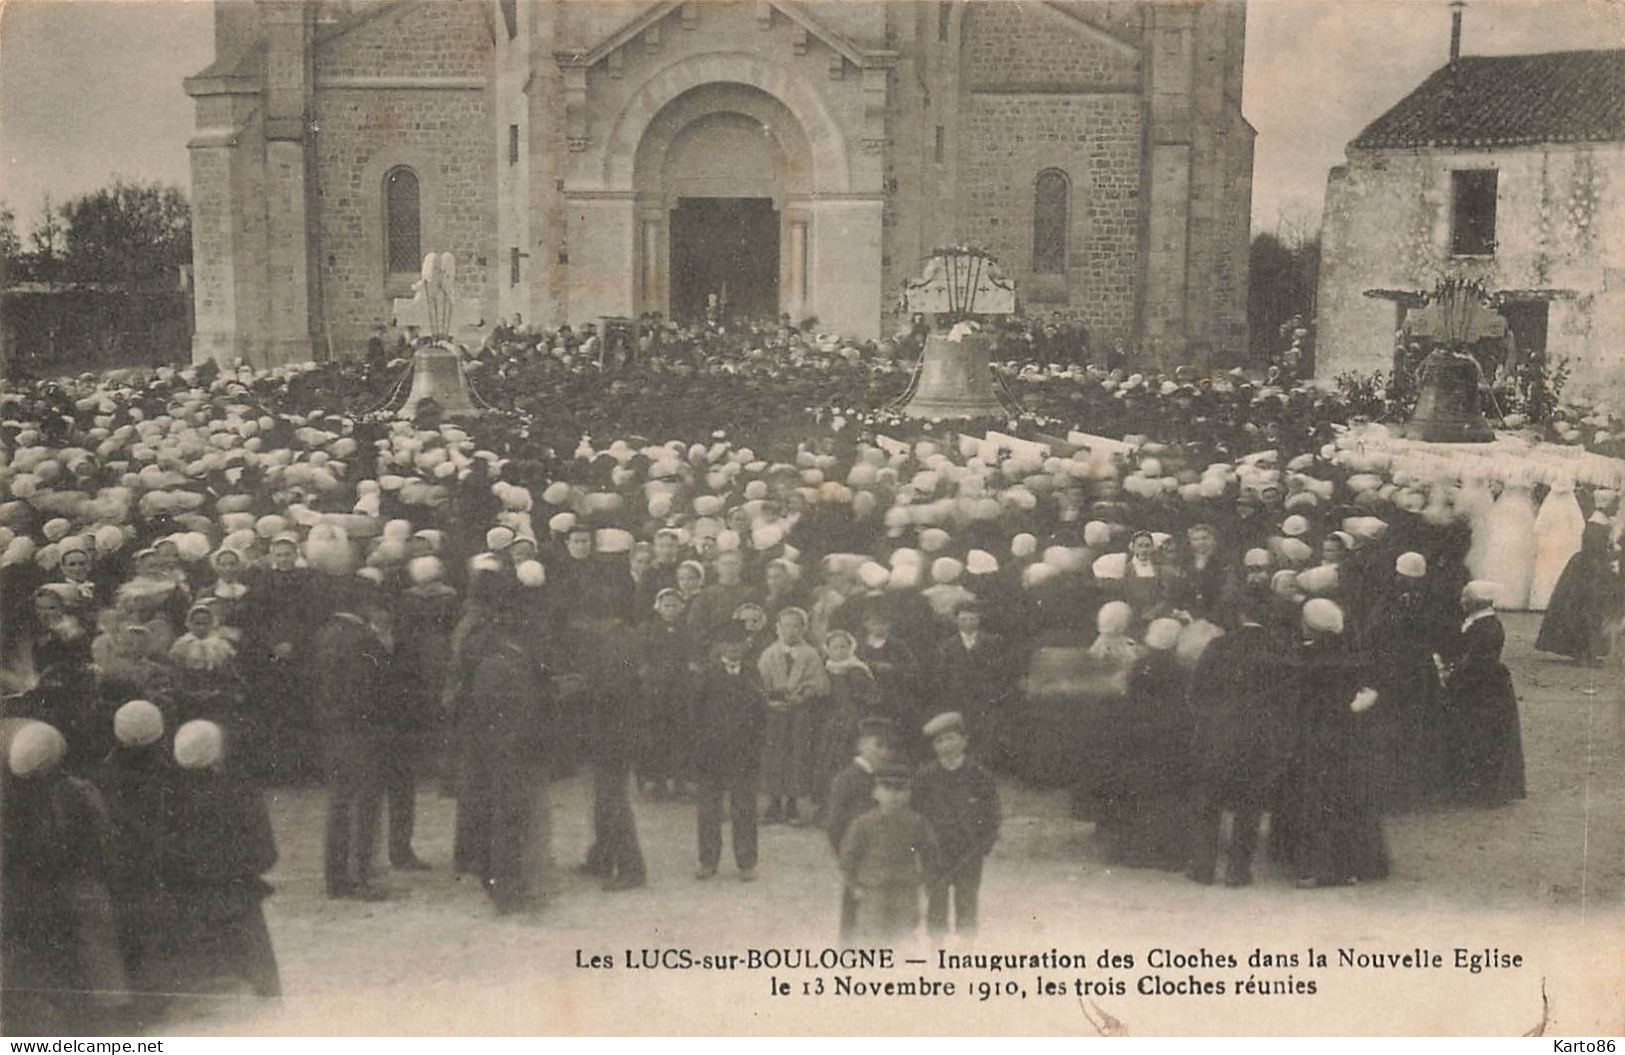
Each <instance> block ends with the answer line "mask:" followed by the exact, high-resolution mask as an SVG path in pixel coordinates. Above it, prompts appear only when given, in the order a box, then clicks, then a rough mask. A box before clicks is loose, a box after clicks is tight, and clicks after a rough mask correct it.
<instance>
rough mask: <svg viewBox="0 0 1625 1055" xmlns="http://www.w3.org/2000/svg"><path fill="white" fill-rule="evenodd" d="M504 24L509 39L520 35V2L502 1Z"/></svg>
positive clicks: (500, 4) (512, 0) (515, 0)
mask: <svg viewBox="0 0 1625 1055" xmlns="http://www.w3.org/2000/svg"><path fill="white" fill-rule="evenodd" d="M498 6H499V7H501V8H502V24H503V26H504V27H505V28H506V29H507V30H508V39H509V40H512V39H513V38H514V37H517V36H518V35H519V0H500V3H499V4H498Z"/></svg>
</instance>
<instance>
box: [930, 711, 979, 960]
mask: <svg viewBox="0 0 1625 1055" xmlns="http://www.w3.org/2000/svg"><path fill="white" fill-rule="evenodd" d="M923 731H924V733H925V737H926V739H927V740H929V741H930V742H931V750H932V751H934V752H935V753H936V756H937V757H936V759H935V761H932V762H929V763H927V764H926V765H925V767H924V768H922V769H921V770H920V771H919V773H918V774H916V775H915V778H914V807H915V809H916V811H917V812H918V813H919V814H920V816H922V817H924V818H925V819H926V821H927V822H929V823H930V825H931V828H932V829H933V830H934V831H935V832H936V835H937V846H938V850H939V851H940V859H939V860H940V867H939V868H938V870H937V872H936V874H935V875H934V876H933V877H932V880H931V884H930V887H929V892H928V896H927V899H926V915H925V926H926V930H927V931H929V932H930V934H931V936H932V937H933V938H935V939H937V940H938V941H940V940H941V939H942V937H943V936H944V935H945V934H947V933H948V929H949V920H948V905H949V899H950V897H951V898H952V901H953V929H954V930H955V931H956V932H958V933H959V934H971V933H973V932H974V931H975V930H976V907H977V894H978V893H979V892H980V890H981V887H982V861H983V859H985V858H986V857H987V855H988V854H989V853H990V852H992V850H993V844H994V842H995V841H997V839H998V837H999V818H1000V814H999V789H998V787H997V786H996V785H995V784H994V783H993V777H992V775H991V774H990V773H988V771H987V770H986V769H984V768H983V767H982V766H981V764H980V763H978V762H975V761H973V760H972V759H971V758H969V757H968V755H967V750H968V748H969V747H970V740H969V739H968V738H967V737H966V735H965V720H964V718H963V717H962V716H961V715H960V714H959V713H958V712H957V711H948V712H945V713H943V714H939V715H937V716H936V717H935V718H932V719H931V720H930V721H929V722H926V723H925V727H924V730H923Z"/></svg>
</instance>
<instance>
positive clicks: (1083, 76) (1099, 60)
mask: <svg viewBox="0 0 1625 1055" xmlns="http://www.w3.org/2000/svg"><path fill="white" fill-rule="evenodd" d="M1028 7H1029V5H1026V4H1020V3H1009V2H992V3H989V2H981V3H975V4H971V5H969V10H968V12H967V14H966V19H967V22H968V25H967V29H966V32H965V38H964V39H965V44H964V55H963V60H962V61H963V71H964V79H965V82H966V84H967V85H968V86H969V87H970V88H971V89H972V90H975V89H977V88H990V87H1002V88H1012V87H1027V88H1034V89H1038V88H1044V89H1052V90H1061V89H1068V90H1081V89H1087V88H1103V87H1121V88H1134V87H1136V86H1137V85H1138V82H1139V74H1138V71H1137V69H1136V63H1135V60H1134V57H1133V56H1132V55H1131V54H1129V53H1128V52H1126V51H1125V50H1123V49H1121V48H1116V47H1113V46H1112V45H1111V44H1110V43H1108V42H1104V41H1099V40H1096V39H1092V38H1091V37H1090V36H1089V35H1088V34H1087V31H1086V30H1083V28H1082V27H1081V26H1080V27H1077V28H1073V27H1070V26H1068V24H1067V20H1068V16H1066V15H1061V14H1058V13H1051V14H1045V13H1039V12H1035V11H1030V10H1027V8H1028Z"/></svg>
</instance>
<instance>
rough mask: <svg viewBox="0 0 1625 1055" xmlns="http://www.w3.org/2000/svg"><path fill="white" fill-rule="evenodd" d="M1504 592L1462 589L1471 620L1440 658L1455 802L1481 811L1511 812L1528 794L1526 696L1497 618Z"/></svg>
mask: <svg viewBox="0 0 1625 1055" xmlns="http://www.w3.org/2000/svg"><path fill="white" fill-rule="evenodd" d="M1499 591H1500V587H1499V585H1498V584H1496V583H1493V582H1489V581H1486V580H1483V579H1475V580H1473V581H1472V582H1469V583H1468V584H1467V585H1466V587H1465V588H1463V589H1462V591H1461V608H1462V611H1463V612H1464V613H1466V618H1464V619H1463V620H1462V622H1461V626H1460V628H1459V629H1458V630H1457V632H1456V633H1455V635H1454V636H1453V638H1452V639H1451V641H1450V642H1449V644H1447V645H1446V651H1445V652H1444V653H1443V654H1442V655H1441V656H1440V657H1439V664H1440V669H1441V671H1442V673H1443V676H1444V684H1445V691H1446V692H1447V693H1448V694H1449V700H1450V706H1449V707H1448V708H1447V710H1446V714H1447V715H1448V716H1449V719H1450V725H1449V726H1448V728H1447V729H1446V731H1445V732H1446V738H1445V742H1446V744H1447V745H1449V747H1450V748H1451V756H1450V757H1448V758H1447V760H1446V773H1447V775H1448V776H1449V778H1450V784H1449V791H1450V793H1451V798H1452V799H1453V800H1454V801H1456V802H1461V803H1465V804H1469V805H1473V806H1492V807H1493V806H1503V805H1506V804H1507V803H1509V802H1512V801H1515V800H1517V799H1521V798H1523V797H1524V795H1525V793H1526V788H1525V783H1524V761H1523V732H1522V729H1521V728H1520V725H1519V718H1518V694H1517V692H1516V691H1515V690H1514V688H1513V685H1512V673H1511V672H1510V671H1509V670H1507V667H1506V664H1505V663H1503V662H1502V661H1501V649H1502V648H1503V647H1504V646H1505V644H1506V631H1505V629H1504V628H1503V627H1502V626H1501V619H1500V617H1499V616H1498V615H1496V613H1495V603H1496V600H1497V596H1498V594H1499Z"/></svg>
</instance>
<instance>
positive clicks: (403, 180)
mask: <svg viewBox="0 0 1625 1055" xmlns="http://www.w3.org/2000/svg"><path fill="white" fill-rule="evenodd" d="M420 208H421V204H420V200H419V197H418V176H417V173H415V172H413V171H412V170H411V169H409V168H394V169H390V170H389V174H388V175H387V176H385V177H384V258H385V261H386V263H387V266H388V268H389V272H390V274H392V275H398V274H404V273H406V272H411V271H416V270H417V269H418V268H419V267H420V266H422V260H423V238H422V231H423V228H422V216H421V213H420V211H419V210H420Z"/></svg>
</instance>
